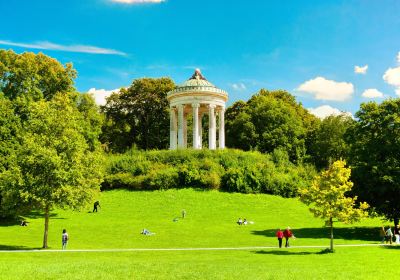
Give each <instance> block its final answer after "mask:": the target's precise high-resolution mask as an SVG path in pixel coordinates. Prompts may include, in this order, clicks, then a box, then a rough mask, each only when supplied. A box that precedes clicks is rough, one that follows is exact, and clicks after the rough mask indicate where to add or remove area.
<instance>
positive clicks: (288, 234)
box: [276, 227, 295, 248]
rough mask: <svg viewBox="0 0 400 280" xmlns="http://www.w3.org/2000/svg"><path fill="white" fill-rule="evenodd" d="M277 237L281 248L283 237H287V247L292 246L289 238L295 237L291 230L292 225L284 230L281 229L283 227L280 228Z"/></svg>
mask: <svg viewBox="0 0 400 280" xmlns="http://www.w3.org/2000/svg"><path fill="white" fill-rule="evenodd" d="M276 237H277V238H278V244H279V248H282V239H283V238H285V240H286V243H285V247H286V248H287V247H290V245H289V239H290V238H295V237H294V234H293V232H292V231H291V230H290V227H287V228H286V229H285V230H284V231H281V229H278V231H277V232H276Z"/></svg>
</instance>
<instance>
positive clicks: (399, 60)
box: [397, 52, 400, 63]
mask: <svg viewBox="0 0 400 280" xmlns="http://www.w3.org/2000/svg"><path fill="white" fill-rule="evenodd" d="M397 62H398V63H400V52H399V53H398V54H397Z"/></svg>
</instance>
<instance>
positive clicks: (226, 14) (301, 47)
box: [0, 0, 400, 113]
mask: <svg viewBox="0 0 400 280" xmlns="http://www.w3.org/2000/svg"><path fill="white" fill-rule="evenodd" d="M118 2H133V3H118ZM134 2H137V1H134V0H68V1H63V0H58V1H54V0H36V1H29V0H15V1H7V0H0V11H1V14H2V22H3V28H2V31H1V33H0V48H5V49H8V48H12V49H14V50H15V51H16V52H18V53H20V52H23V51H33V52H39V51H42V52H44V53H45V54H47V55H50V56H52V57H55V58H57V59H58V60H60V61H61V62H62V63H66V62H73V64H74V67H75V68H76V69H77V70H78V73H79V76H78V78H77V79H76V86H77V88H78V90H79V91H81V92H87V91H88V90H89V89H91V88H96V89H97V90H92V92H94V93H95V94H97V95H102V94H107V91H109V90H113V89H116V88H119V87H123V86H128V85H129V84H130V83H131V82H132V80H133V79H135V78H140V77H160V76H168V77H171V78H172V79H173V80H174V81H175V82H176V83H182V82H183V81H184V80H186V79H187V78H189V77H190V76H191V74H192V72H193V70H194V69H195V68H200V69H201V70H202V72H203V74H204V75H205V76H206V77H207V78H208V79H209V80H210V81H211V82H213V83H214V84H215V85H217V86H218V87H221V88H223V89H225V90H227V91H228V92H229V94H230V101H229V105H230V104H232V103H233V102H234V101H237V100H240V99H242V100H247V99H248V98H249V97H250V96H251V95H252V94H254V93H255V92H256V91H258V90H259V89H260V88H267V89H286V90H288V91H290V92H291V93H293V94H294V95H296V97H297V100H298V101H300V102H302V103H303V104H304V106H305V107H306V108H314V109H316V108H318V107H320V106H325V107H322V108H320V110H321V111H322V112H327V111H332V108H337V109H339V110H342V111H349V112H351V113H355V112H356V111H357V110H358V108H359V105H360V103H361V102H366V101H369V100H376V101H378V102H380V101H382V100H383V99H384V98H389V97H397V96H398V95H396V91H397V93H398V94H399V95H400V16H399V15H400V1H397V0H380V1H379V0H376V1H372V0H371V1H370V0H358V1H354V0H346V1H329V0H320V1H315V0H308V1H290V0H286V1H267V0H252V1H243V0H240V1H239V0H231V1H223V0H197V1H194V0H166V1H162V0H158V1H156V0H152V1H150V0H142V1H139V2H154V3H134ZM4 23H6V24H4ZM356 66H358V67H359V68H358V71H355V67H356ZM365 66H368V67H365ZM356 72H358V73H356ZM100 89H104V90H103V91H99V90H100ZM363 95H364V96H363ZM381 95H383V97H382V96H381ZM327 105H328V106H330V107H327Z"/></svg>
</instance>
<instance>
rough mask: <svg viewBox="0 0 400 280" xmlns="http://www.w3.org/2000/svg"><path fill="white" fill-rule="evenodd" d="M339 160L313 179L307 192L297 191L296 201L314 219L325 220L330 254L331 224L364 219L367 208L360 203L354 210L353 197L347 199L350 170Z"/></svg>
mask: <svg viewBox="0 0 400 280" xmlns="http://www.w3.org/2000/svg"><path fill="white" fill-rule="evenodd" d="M345 165H346V162H345V161H343V160H338V161H335V162H334V163H333V164H332V165H331V166H330V167H329V169H328V170H326V171H323V172H321V174H320V175H319V176H316V177H315V178H314V180H313V182H312V184H311V187H309V188H303V189H300V199H301V201H303V202H304V203H306V204H307V205H310V211H311V212H312V213H314V215H315V217H320V218H323V219H328V221H329V226H330V228H331V246H330V247H331V250H332V251H333V222H334V221H333V220H334V219H337V220H338V221H340V222H344V223H353V222H356V221H359V220H360V219H361V218H364V217H367V216H368V213H367V212H366V211H365V210H366V209H367V208H368V207H369V206H368V204H367V203H365V202H362V203H360V204H359V207H356V200H357V197H354V198H352V197H347V196H346V195H345V194H346V193H347V192H349V191H350V190H351V189H352V187H353V183H352V182H350V181H349V179H350V174H351V169H350V168H346V167H345Z"/></svg>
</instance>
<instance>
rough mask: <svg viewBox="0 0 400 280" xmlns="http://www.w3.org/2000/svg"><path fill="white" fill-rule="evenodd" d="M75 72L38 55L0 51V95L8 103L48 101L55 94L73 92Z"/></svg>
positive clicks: (68, 65) (69, 65) (47, 57)
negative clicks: (0, 93)
mask: <svg viewBox="0 0 400 280" xmlns="http://www.w3.org/2000/svg"><path fill="white" fill-rule="evenodd" d="M75 77H76V71H75V70H74V69H73V67H72V64H71V63H67V64H66V65H65V66H63V65H62V64H61V63H60V62H58V61H57V60H56V59H54V58H51V57H49V56H47V55H44V54H42V53H39V54H34V53H31V52H25V53H22V54H17V53H15V52H14V51H12V50H0V92H3V93H4V95H5V97H7V98H8V99H10V100H15V99H19V100H20V102H24V101H26V100H32V101H38V100H41V99H46V100H50V99H51V98H53V96H54V95H55V94H57V93H67V92H71V91H74V87H73V85H74V78H75Z"/></svg>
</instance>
